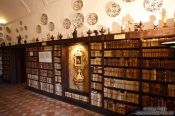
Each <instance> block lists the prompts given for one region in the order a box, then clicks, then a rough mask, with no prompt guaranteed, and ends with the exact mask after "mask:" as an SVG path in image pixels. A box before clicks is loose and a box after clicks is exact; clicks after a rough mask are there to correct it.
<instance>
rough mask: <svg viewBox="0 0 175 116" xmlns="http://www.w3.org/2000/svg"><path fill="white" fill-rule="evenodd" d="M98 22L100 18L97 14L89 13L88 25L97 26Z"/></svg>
mask: <svg viewBox="0 0 175 116" xmlns="http://www.w3.org/2000/svg"><path fill="white" fill-rule="evenodd" d="M97 21H98V16H97V14H96V13H89V14H88V16H87V23H88V24H89V25H95V24H96V23H97Z"/></svg>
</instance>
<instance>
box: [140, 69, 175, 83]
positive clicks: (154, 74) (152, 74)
mask: <svg viewBox="0 0 175 116" xmlns="http://www.w3.org/2000/svg"><path fill="white" fill-rule="evenodd" d="M173 77H175V72H174V71H170V70H156V69H153V70H146V69H143V70H142V79H144V80H157V81H161V82H175V78H173Z"/></svg>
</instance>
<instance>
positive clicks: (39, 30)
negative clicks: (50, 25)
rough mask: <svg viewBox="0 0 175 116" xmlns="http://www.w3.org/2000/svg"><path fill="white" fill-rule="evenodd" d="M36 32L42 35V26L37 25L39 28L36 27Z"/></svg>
mask: <svg viewBox="0 0 175 116" xmlns="http://www.w3.org/2000/svg"><path fill="white" fill-rule="evenodd" d="M36 32H37V33H41V26H40V25H37V26H36Z"/></svg>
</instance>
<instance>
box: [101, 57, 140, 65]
mask: <svg viewBox="0 0 175 116" xmlns="http://www.w3.org/2000/svg"><path fill="white" fill-rule="evenodd" d="M104 65H105V66H125V67H128V66H129V67H138V66H139V60H138V59H137V58H117V59H104Z"/></svg>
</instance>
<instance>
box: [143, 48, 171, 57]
mask: <svg viewBox="0 0 175 116" xmlns="http://www.w3.org/2000/svg"><path fill="white" fill-rule="evenodd" d="M142 56H143V57H171V56H174V51H173V50H169V49H167V48H157V49H143V50H142Z"/></svg>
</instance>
